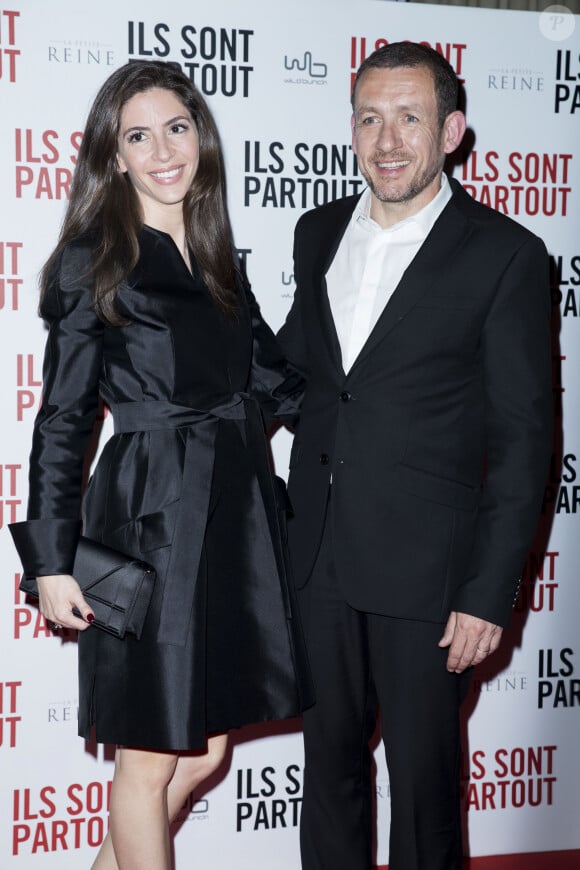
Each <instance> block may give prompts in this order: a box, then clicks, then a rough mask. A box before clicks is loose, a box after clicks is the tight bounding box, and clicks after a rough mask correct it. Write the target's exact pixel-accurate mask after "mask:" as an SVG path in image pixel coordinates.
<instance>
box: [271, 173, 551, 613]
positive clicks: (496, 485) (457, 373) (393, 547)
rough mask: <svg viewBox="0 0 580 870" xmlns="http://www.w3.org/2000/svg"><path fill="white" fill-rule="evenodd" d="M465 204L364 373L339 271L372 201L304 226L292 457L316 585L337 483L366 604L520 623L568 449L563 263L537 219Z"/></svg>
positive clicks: (336, 505) (354, 578)
mask: <svg viewBox="0 0 580 870" xmlns="http://www.w3.org/2000/svg"><path fill="white" fill-rule="evenodd" d="M452 186H453V196H452V198H451V200H450V201H449V203H448V204H447V206H446V207H445V209H444V211H443V212H442V214H441V216H440V217H439V219H438V220H437V221H436V223H435V225H434V227H433V229H432V230H431V232H430V233H429V236H428V238H427V239H426V241H425V242H424V244H423V245H422V247H421V249H420V250H419V252H418V254H417V255H416V257H415V258H414V260H413V262H412V263H411V265H410V266H409V267H408V268H407V270H406V272H405V273H404V275H403V277H402V279H401V281H400V283H399V285H398V287H397V288H396V290H395V292H394V294H393V295H392V297H391V299H390V301H389V302H388V304H387V305H386V307H385V309H384V311H383V313H382V315H381V317H380V319H379V321H378V323H377V324H376V326H375V327H374V329H373V331H372V333H371V335H370V337H369V339H368V341H367V342H366V344H365V346H364V347H363V349H362V351H361V353H360V355H359V356H358V358H357V359H356V361H355V362H354V364H353V366H352V368H351V369H350V371H349V372H348V373H347V374H345V373H344V371H343V368H342V363H341V353H340V347H339V343H338V338H337V335H336V330H335V327H334V322H333V318H332V315H331V311H330V306H329V302H328V296H327V292H326V284H325V277H324V276H325V273H326V271H327V269H328V267H329V265H330V263H331V261H332V258H333V257H334V254H335V252H336V250H337V248H338V244H339V242H340V240H341V238H342V235H343V233H344V231H345V229H346V227H347V224H348V222H349V220H350V218H351V215H352V212H353V209H354V207H355V205H356V202H357V199H358V198H357V197H349V198H347V199H342V200H338V201H335V202H331V203H329V204H327V205H325V206H322V207H320V208H318V209H315V210H313V211H310V212H308V213H306V214H304V215H303V216H302V217H301V218H300V220H299V221H298V224H297V227H296V234H295V248H294V260H295V262H294V277H295V281H296V294H295V298H294V303H293V305H292V308H291V311H290V313H289V315H288V318H287V321H286V323H285V325H284V326H283V327H282V330H281V331H280V335H279V337H280V340H281V342H282V345H283V347H284V349H285V351H286V354H287V356H288V357H289V359H290V360H291V361H292V362H293V363H294V364H295V365H297V366H298V368H300V369H301V370H302V371H303V372H304V374H305V375H306V377H307V389H306V394H305V398H304V402H303V406H302V412H301V416H300V422H299V424H298V428H297V432H296V435H295V438H294V443H293V446H292V452H291V457H290V477H289V493H290V499H291V501H292V504H293V508H294V518H293V519H292V520H291V521H290V523H289V537H290V547H291V555H292V560H293V565H294V571H295V575H296V581H297V584H298V586H299V587H300V586H302V585H304V584H305V583H306V582H307V580H308V576H309V574H310V572H311V570H312V567H313V563H314V560H315V558H316V553H317V548H318V545H319V542H320V537H321V532H322V528H323V524H324V517H325V510H326V504H327V497H328V487H329V483H330V481H331V480H332V511H331V521H332V524H333V528H332V532H333V540H334V548H335V555H336V563H337V569H338V574H339V580H340V583H341V585H342V589H343V591H344V594H345V596H346V599H347V601H348V602H349V603H350V604H351V605H352V606H353V607H355V608H358V609H361V610H364V611H368V612H374V613H381V614H386V615H390V616H396V617H406V618H413V619H422V620H428V621H436V622H445V621H446V619H447V617H448V615H449V612H450V611H451V610H457V611H462V612H465V613H470V614H472V615H475V616H478V617H481V618H483V619H487V620H489V621H491V622H494V623H496V624H500V625H506V624H507V622H508V621H509V617H510V613H511V610H512V607H513V603H514V598H515V596H516V594H517V589H518V586H519V577H520V573H521V568H522V565H523V562H524V559H525V555H526V552H527V549H528V548H529V546H530V544H531V542H532V538H533V534H534V530H535V526H536V523H537V520H538V514H539V508H540V503H541V497H542V492H543V485H544V482H545V477H546V472H547V466H548V461H549V455H550V451H551V443H552V442H551V429H552V426H551V421H552V397H551V350H550V327H549V318H550V298H549V280H548V259H547V254H546V249H545V247H544V244H543V243H542V241H541V240H540V239H538V238H537V237H536V236H534V235H532V234H531V233H530V232H529V231H527V230H526V229H524V228H523V227H521V226H520V225H519V224H517V223H515V222H514V221H512V220H510V219H509V218H507V217H505V216H504V215H500V214H498V213H497V212H495V211H493V210H492V209H489V208H486V207H485V206H482V205H481V204H479V203H477V202H475V201H474V200H473V199H472V198H471V197H470V196H469V195H468V194H467V193H466V192H465V191H464V190H463V188H462V187H461V186H460V185H459V184H458V183H457V182H455V181H452Z"/></svg>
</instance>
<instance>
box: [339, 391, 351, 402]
mask: <svg viewBox="0 0 580 870" xmlns="http://www.w3.org/2000/svg"><path fill="white" fill-rule="evenodd" d="M340 398H341V399H342V401H343V402H350V400H351V399H352V395H351V394H350V393H349V392H348V390H343V391H342V393H341V394H340Z"/></svg>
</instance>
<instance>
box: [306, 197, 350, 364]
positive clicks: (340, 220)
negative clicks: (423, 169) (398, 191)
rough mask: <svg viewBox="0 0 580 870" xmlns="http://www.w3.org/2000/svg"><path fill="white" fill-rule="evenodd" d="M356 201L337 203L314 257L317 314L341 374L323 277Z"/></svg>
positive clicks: (339, 357) (335, 335)
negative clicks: (337, 206)
mask: <svg viewBox="0 0 580 870" xmlns="http://www.w3.org/2000/svg"><path fill="white" fill-rule="evenodd" d="M359 198H360V197H359V196H353V197H348V199H345V200H344V201H342V200H341V201H339V203H337V205H338V204H340V206H341V207H339V208H337V209H336V211H335V212H333V213H331V218H330V219H329V220H328V221H327V222H326V223H325V225H324V226H323V227H322V228H321V233H320V243H319V245H318V249H317V255H316V259H315V262H314V285H315V287H316V288H317V289H318V293H317V303H318V313H319V316H320V321H321V324H322V333H323V335H324V339H325V341H326V343H327V346H328V349H329V352H330V355H331V357H332V360H333V362H334V364H335V366H336V367H337V368H338V369H339V371H341V372H342V373H343V374H344V369H343V367H342V352H341V349H340V343H339V341H338V335H337V332H336V325H335V323H334V317H333V316H332V311H331V308H330V302H329V299H328V290H327V287H326V277H325V276H326V272H327V271H328V269H329V267H330V264H331V263H332V260H333V259H334V255H335V254H336V252H337V250H338V246H339V245H340V242H341V240H342V237H343V235H344V233H345V231H346V228H347V226H348V223H349V221H350V219H351V217H352V213H353V211H354V209H355V206H356V204H357V202H358V200H359Z"/></svg>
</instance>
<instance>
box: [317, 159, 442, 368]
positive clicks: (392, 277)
mask: <svg viewBox="0 0 580 870" xmlns="http://www.w3.org/2000/svg"><path fill="white" fill-rule="evenodd" d="M451 196H452V191H451V185H450V184H449V182H448V181H447V177H446V176H445V175H443V176H442V179H441V188H440V190H439V192H438V193H437V195H436V196H435V197H434V198H433V199H432V200H431V202H429V203H427V205H426V206H425V207H424V208H422V209H421V211H419V212H417V214H414V215H412V216H411V217H408V218H405V220H402V221H399V223H397V224H394V226H392V227H388V229H383V228H382V227H380V226H379V224H378V223H377V222H376V221H374V220H373V219H372V218H371V217H370V207H371V191H370V189H369V188H367V189H366V190H365V191H364V193H363V194H362V196H361V198H360V200H359V202H358V204H357V207H356V208H355V210H354V212H353V215H352V217H351V219H350V222H349V224H348V227H347V228H346V232H345V234H344V236H343V237H342V239H341V242H340V245H339V247H338V250H337V252H336V255H335V257H334V260H333V261H332V263H331V265H330V268H329V270H328V272H327V273H326V286H327V291H328V299H329V302H330V309H331V311H332V316H333V318H334V325H335V327H336V332H337V334H338V340H339V342H340V349H341V352H342V365H343V368H344V371H345V372H348V371H349V369H350V368H351V366H352V364H353V363H354V361H355V360H356V358H357V356H358V355H359V353H360V352H361V350H362V348H363V345H364V344H365V342H366V341H367V339H368V337H369V335H370V334H371V332H372V330H373V328H374V326H375V324H376V322H377V320H378V319H379V317H380V315H381V313H382V311H383V309H384V307H385V305H386V304H387V302H388V301H389V299H390V298H391V296H392V294H393V292H394V291H395V289H396V287H397V284H398V283H399V281H400V280H401V278H402V277H403V273H404V272H405V269H406V268H407V267H408V266H409V264H410V263H411V261H412V259H413V257H414V256H415V254H416V253H417V251H418V250H419V248H420V247H421V245H422V244H423V242H424V241H425V239H426V238H427V236H428V235H429V232H430V231H431V228H432V227H433V224H434V223H435V221H436V220H437V218H438V217H439V215H440V214H441V212H442V211H443V209H444V208H445V206H446V205H447V203H448V201H449V200H450V199H451Z"/></svg>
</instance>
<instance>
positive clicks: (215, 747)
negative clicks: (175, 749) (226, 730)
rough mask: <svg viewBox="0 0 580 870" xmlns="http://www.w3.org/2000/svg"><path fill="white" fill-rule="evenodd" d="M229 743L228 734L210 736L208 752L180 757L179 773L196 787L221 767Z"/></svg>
mask: <svg viewBox="0 0 580 870" xmlns="http://www.w3.org/2000/svg"><path fill="white" fill-rule="evenodd" d="M227 745H228V737H227V734H218V735H215V736H214V737H210V738H209V739H208V741H207V750H206V752H203V753H199V754H198V753H196V754H192V755H182V756H181V757H180V759H179V764H178V768H177V770H178V773H181V775H183V776H184V778H186V779H187V780H188V782H189V783H190V784H191V787H192V788H194V787H195V786H196V785H198V784H199V783H201V782H203V781H204V780H205V779H207V778H208V776H211V774H212V773H215V771H216V770H217V769H218V768H219V767H220V765H221V764H222V762H223V760H224V757H225V754H226V749H227ZM180 768H181V771H180Z"/></svg>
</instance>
